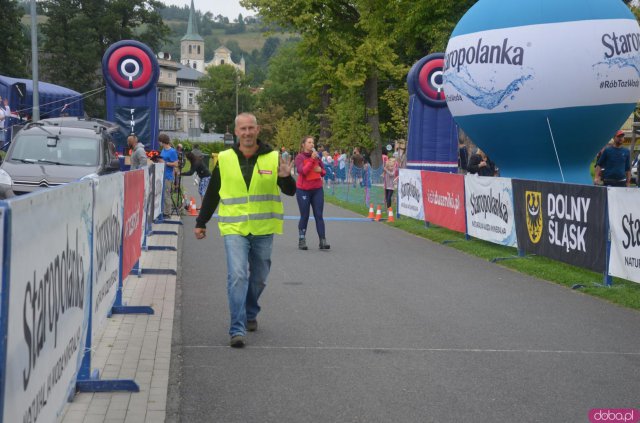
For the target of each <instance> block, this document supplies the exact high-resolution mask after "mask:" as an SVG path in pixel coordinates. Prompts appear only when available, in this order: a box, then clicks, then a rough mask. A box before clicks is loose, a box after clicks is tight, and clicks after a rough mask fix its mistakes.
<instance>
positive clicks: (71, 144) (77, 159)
mask: <svg viewBox="0 0 640 423" xmlns="http://www.w3.org/2000/svg"><path fill="white" fill-rule="evenodd" d="M104 122H105V121H92V120H90V119H88V120H87V119H79V118H64V119H52V120H44V121H40V122H36V123H31V124H28V125H27V126H25V127H24V128H23V129H22V130H20V132H19V133H18V134H17V135H16V136H15V138H14V139H13V141H12V142H11V146H10V147H9V150H8V151H7V155H6V157H5V159H4V161H3V163H2V165H1V166H0V189H8V188H10V189H11V190H13V192H14V193H15V194H17V195H20V194H26V193H29V192H33V191H36V190H38V189H42V188H47V187H52V186H57V185H62V184H66V183H69V182H72V181H77V180H79V179H82V178H83V177H86V176H89V175H92V174H95V175H102V174H106V173H111V172H115V171H118V170H120V162H119V160H118V158H117V157H116V154H115V146H114V144H113V142H112V138H111V135H110V134H111V131H114V130H117V127H115V126H111V125H109V126H107V125H105V124H104Z"/></svg>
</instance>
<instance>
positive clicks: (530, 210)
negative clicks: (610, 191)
mask: <svg viewBox="0 0 640 423" xmlns="http://www.w3.org/2000/svg"><path fill="white" fill-rule="evenodd" d="M511 182H512V184H513V200H514V204H515V210H516V232H517V234H518V246H519V247H520V248H521V249H523V250H524V251H525V252H527V253H534V254H538V255H541V256H545V257H549V258H552V259H554V260H560V261H563V262H565V263H569V264H573V265H575V266H579V267H585V268H587V269H591V270H594V271H596V272H603V271H604V269H605V264H606V263H605V259H606V234H605V228H604V226H605V225H604V224H603V219H604V215H605V211H606V210H605V207H606V200H607V192H606V190H605V189H603V188H602V187H595V186H589V185H570V184H561V183H552V182H540V181H525V180H521V179H513V180H512V181H511Z"/></svg>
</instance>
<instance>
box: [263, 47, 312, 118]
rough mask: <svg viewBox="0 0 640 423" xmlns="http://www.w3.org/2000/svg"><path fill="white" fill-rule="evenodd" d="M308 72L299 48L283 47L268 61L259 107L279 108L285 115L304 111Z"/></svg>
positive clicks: (306, 100) (307, 106) (307, 99)
mask: <svg viewBox="0 0 640 423" xmlns="http://www.w3.org/2000/svg"><path fill="white" fill-rule="evenodd" d="M311 73H312V69H310V68H309V66H308V65H307V64H306V63H305V62H304V61H303V60H302V55H301V54H300V52H299V44H298V43H296V44H294V43H288V44H285V45H284V46H283V47H282V48H280V49H279V50H278V52H277V53H276V54H275V56H273V57H272V58H271V61H270V62H269V67H268V69H267V80H266V81H265V83H264V90H263V91H262V93H261V94H260V97H259V104H261V105H266V104H279V105H281V106H282V107H283V108H284V110H285V111H286V113H287V114H288V115H291V114H292V113H293V112H295V111H297V110H300V111H302V110H307V109H308V108H309V106H310V104H309V98H308V96H309V91H310V90H311Z"/></svg>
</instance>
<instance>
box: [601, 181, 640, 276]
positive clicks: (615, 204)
mask: <svg viewBox="0 0 640 423" xmlns="http://www.w3.org/2000/svg"><path fill="white" fill-rule="evenodd" d="M607 195H608V197H609V202H608V207H609V228H610V229H611V255H610V258H609V274H610V275H611V276H618V277H620V278H625V279H628V280H630V281H634V282H640V190H638V188H611V187H609V188H607Z"/></svg>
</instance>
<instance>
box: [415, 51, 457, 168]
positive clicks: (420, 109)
mask: <svg viewBox="0 0 640 423" xmlns="http://www.w3.org/2000/svg"><path fill="white" fill-rule="evenodd" d="M443 66H444V53H433V54H430V55H428V56H426V57H423V58H422V59H420V60H419V61H418V62H417V63H415V64H414V65H413V67H412V68H411V70H410V71H409V74H408V75H407V86H408V88H409V133H408V137H407V138H408V146H407V168H409V169H418V170H433V171H436V172H449V173H456V172H457V171H458V127H457V125H456V124H455V123H454V121H453V117H452V116H451V112H450V111H449V109H448V108H447V102H446V101H445V96H444V90H443V85H442V68H443Z"/></svg>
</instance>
